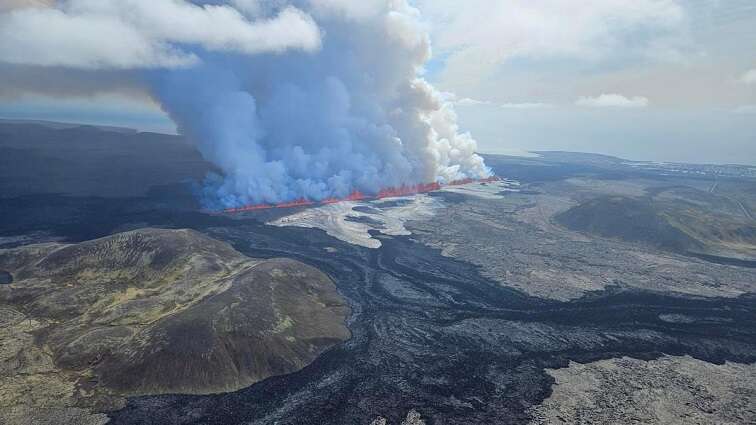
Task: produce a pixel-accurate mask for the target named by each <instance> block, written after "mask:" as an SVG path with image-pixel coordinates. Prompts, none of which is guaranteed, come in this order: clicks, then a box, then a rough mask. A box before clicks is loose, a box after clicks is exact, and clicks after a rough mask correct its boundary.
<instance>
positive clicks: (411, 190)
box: [222, 176, 501, 214]
mask: <svg viewBox="0 0 756 425" xmlns="http://www.w3.org/2000/svg"><path fill="white" fill-rule="evenodd" d="M499 180H501V179H500V178H499V177H496V176H492V177H488V178H485V179H470V178H468V179H462V180H454V181H452V182H449V183H447V184H445V185H442V184H440V183H421V184H413V185H402V186H399V187H387V188H385V189H381V190H380V191H378V193H377V194H375V195H366V194H364V193H362V192H360V191H357V190H355V191H354V192H352V193H351V194H349V196H345V197H343V198H326V199H323V200H321V201H310V200H308V199H304V198H303V199H297V200H294V201H288V202H282V203H279V204H255V205H245V206H242V207H237V208H226V209H224V210H223V211H222V212H224V213H229V214H234V213H241V212H248V211H259V210H269V209H273V208H295V207H306V206H312V205H328V204H335V203H338V202H345V201H368V200H375V199H384V198H395V197H399V196H409V195H416V194H418V193H428V192H433V191H436V190H439V189H441V188H442V187H443V186H460V185H464V184H470V183H492V182H496V181H499Z"/></svg>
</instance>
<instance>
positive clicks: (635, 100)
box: [575, 93, 649, 108]
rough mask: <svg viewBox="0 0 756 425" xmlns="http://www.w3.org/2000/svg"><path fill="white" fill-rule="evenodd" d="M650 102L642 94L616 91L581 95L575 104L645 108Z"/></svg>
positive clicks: (598, 106) (599, 106)
mask: <svg viewBox="0 0 756 425" xmlns="http://www.w3.org/2000/svg"><path fill="white" fill-rule="evenodd" d="M648 104H649V102H648V98H645V97H642V96H635V97H626V96H623V95H621V94H614V93H611V94H601V95H599V96H596V97H581V98H579V99H578V100H576V101H575V105H577V106H583V107H588V108H645V107H646V106H648Z"/></svg>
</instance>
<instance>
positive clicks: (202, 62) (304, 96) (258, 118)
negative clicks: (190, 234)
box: [0, 0, 490, 207]
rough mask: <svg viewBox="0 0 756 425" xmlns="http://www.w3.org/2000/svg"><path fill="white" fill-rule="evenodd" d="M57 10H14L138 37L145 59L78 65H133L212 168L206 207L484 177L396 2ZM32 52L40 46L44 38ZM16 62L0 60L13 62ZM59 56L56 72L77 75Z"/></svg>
mask: <svg viewBox="0 0 756 425" xmlns="http://www.w3.org/2000/svg"><path fill="white" fill-rule="evenodd" d="M217 3H220V2H217ZM63 4H64V6H62V9H60V7H59V8H58V9H34V10H33V11H31V10H26V11H23V13H26V14H28V15H31V16H32V17H33V18H34V19H36V22H37V23H36V24H35V25H38V23H39V22H40V19H42V18H40V15H42V16H43V18H44V13H50V12H52V13H54V15H50V16H52V18H50V17H48V18H50V19H53V20H54V22H55V24H56V25H58V26H60V27H64V28H65V27H66V25H69V24H70V22H67V21H66V19H74V20H77V23H78V24H79V25H81V24H82V22H87V21H88V20H90V21H93V22H94V23H95V24H96V25H102V23H103V22H109V21H113V22H117V23H118V29H119V31H125V32H127V33H128V34H131V36H132V37H134V38H135V39H139V40H141V41H140V43H141V44H140V45H139V47H140V49H142V51H145V52H147V54H142V55H139V54H135V55H132V57H133V60H131V61H130V62H124V61H123V60H120V61H109V60H107V59H108V58H107V57H105V58H95V59H97V60H91V59H92V58H88V57H86V54H89V55H92V54H95V55H107V53H103V52H105V51H106V50H102V49H89V50H88V51H85V52H84V53H83V55H84V57H82V54H79V56H78V58H79V59H78V60H79V61H80V62H81V65H80V67H81V68H87V69H91V68H92V67H97V66H100V67H111V68H114V67H117V68H124V67H132V68H147V69H146V70H143V71H140V72H143V73H144V74H145V79H146V81H147V82H148V86H149V87H150V89H151V92H152V94H153V96H154V97H155V98H156V100H158V101H159V102H160V104H161V105H162V106H163V108H164V109H165V111H166V112H168V113H169V114H170V116H171V117H172V119H173V120H174V121H175V122H176V123H177V125H178V127H179V130H180V131H181V132H182V133H183V134H185V135H186V136H187V137H189V138H190V139H191V140H192V141H193V142H195V143H196V144H197V146H198V148H199V150H200V151H201V152H202V154H203V155H204V156H205V157H206V158H207V159H208V160H210V161H211V162H213V163H215V164H216V165H218V166H219V167H220V168H221V169H222V170H223V172H224V176H212V177H210V178H208V179H207V181H206V185H205V188H204V194H205V199H206V201H207V202H208V203H209V204H211V205H209V206H224V207H230V206H238V205H242V204H250V203H261V202H282V201H287V200H294V199H299V198H307V199H312V200H319V199H323V198H327V197H332V196H335V197H343V196H347V195H348V194H349V193H351V192H352V191H353V190H360V191H363V192H365V193H375V192H377V191H378V190H380V189H381V188H385V187H390V186H400V185H402V184H415V183H427V182H432V181H441V182H443V181H450V180H456V179H461V178H466V177H472V178H481V177H487V176H488V175H490V171H489V169H488V168H487V167H486V166H485V164H484V163H483V160H482V158H481V157H480V156H478V155H476V154H475V149H476V143H475V141H474V140H473V139H472V138H471V136H470V135H469V134H460V132H459V129H458V127H457V124H456V115H455V113H454V111H453V109H452V105H451V104H450V103H448V102H445V101H444V100H443V99H442V96H441V95H440V93H438V92H437V91H436V90H435V89H434V88H433V87H432V86H431V85H429V84H428V83H427V82H426V81H424V80H423V79H422V78H421V76H420V72H421V69H422V66H423V65H424V64H425V62H426V61H427V60H428V59H429V57H430V43H429V40H428V36H427V33H426V31H425V30H424V27H423V25H422V22H421V20H420V16H419V12H418V11H417V10H416V9H414V8H413V7H411V6H410V5H409V4H408V3H407V1H406V0H360V1H359V2H356V1H352V0H289V1H266V2H261V1H256V0H235V1H232V2H231V3H230V4H216V5H209V4H205V5H196V4H192V3H187V2H184V1H179V0H160V1H156V0H151V1H147V0H143V1H140V0H123V1H115V0H112V1H108V0H98V1H94V0H70V1H68V2H64V3H63ZM124 5H125V6H124ZM179 12H180V14H179ZM11 13H16V14H17V15H18V14H20V13H19V11H15V12H11ZM166 13H167V14H168V15H166ZM171 13H175V14H174V15H171ZM166 16H168V18H166ZM0 19H4V18H2V16H1V15H0ZM171 19H172V20H171ZM12 22H13V24H14V25H15V27H14V28H15V29H16V30H18V29H19V28H23V25H24V24H25V21H24V19H23V16H22V17H21V18H19V17H18V16H16V17H15V18H14V20H13V21H12ZM168 22H173V23H172V24H171V25H168V26H166V24H167V23H168ZM93 25H94V24H93ZM185 25H198V26H200V27H201V29H193V28H192V27H191V26H185ZM223 25H233V27H232V28H236V30H233V31H229V29H228V28H224V27H223ZM179 27H180V28H179ZM95 28H96V26H95ZM166 28H169V29H171V30H173V29H174V28H175V32H173V31H172V32H167V31H166ZM313 34H315V35H314V37H313ZM34 42H35V43H36V44H35V45H34V46H32V47H34V49H36V50H37V51H39V50H44V48H45V40H44V39H42V40H38V39H37V40H34ZM6 44H7V43H6ZM11 47H13V46H11ZM5 50H8V46H7V45H6V46H5ZM0 51H3V45H2V44H0ZM28 52H29V49H28V48H27V49H26V53H24V54H26V55H28ZM137 53H139V52H137ZM19 55H20V54H16V55H13V56H8V57H13V58H19V57H21V59H19V60H17V61H16V62H21V63H23V55H21V56H19ZM31 56H33V57H35V58H36V57H38V56H36V55H31ZM145 58H146V59H145ZM66 60H67V62H65V63H60V64H57V65H64V66H69V67H76V66H77V64H76V63H75V62H72V61H71V59H70V58H68V59H66ZM140 60H145V62H144V63H140V62H139V61H140ZM37 65H39V64H37ZM42 65H46V64H42Z"/></svg>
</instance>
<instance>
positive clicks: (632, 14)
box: [418, 0, 688, 87]
mask: <svg viewBox="0 0 756 425" xmlns="http://www.w3.org/2000/svg"><path fill="white" fill-rule="evenodd" d="M418 4H419V7H420V9H421V10H422V11H423V12H424V13H425V14H427V16H428V17H429V19H430V20H431V22H432V23H433V24H434V25H433V40H434V46H435V47H436V50H437V51H439V52H441V53H443V54H445V55H446V60H445V67H444V69H443V71H442V75H441V79H442V80H443V82H444V83H446V84H449V86H450V87H455V85H474V84H477V83H478V82H480V81H481V80H485V78H487V77H489V76H491V75H492V74H494V73H495V72H496V70H497V69H498V67H499V66H500V65H502V64H504V63H506V62H507V61H509V60H511V59H513V58H526V59H537V60H540V59H545V60H550V59H576V60H583V61H592V62H596V61H600V60H602V59H605V58H609V57H614V58H616V57H618V56H622V57H628V56H629V57H634V58H635V59H636V60H637V59H638V58H643V59H652V60H654V61H679V60H680V58H681V57H683V56H684V55H683V54H682V52H683V51H684V50H685V49H686V48H687V47H688V45H687V37H686V27H685V23H686V13H685V9H684V7H683V6H682V1H680V0H581V1H578V0H547V1H532V0H468V1H465V2H464V7H461V6H460V3H459V1H457V0H418Z"/></svg>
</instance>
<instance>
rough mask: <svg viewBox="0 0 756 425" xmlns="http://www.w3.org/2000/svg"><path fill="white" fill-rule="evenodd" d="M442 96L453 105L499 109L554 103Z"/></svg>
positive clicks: (536, 106)
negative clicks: (495, 100) (503, 101)
mask: <svg viewBox="0 0 756 425" xmlns="http://www.w3.org/2000/svg"><path fill="white" fill-rule="evenodd" d="M442 97H443V99H444V100H445V101H447V102H451V103H453V104H454V105H455V106H461V107H465V106H490V107H494V108H501V109H539V108H551V107H553V106H554V105H552V104H550V103H542V102H520V103H517V102H505V103H497V102H494V101H491V100H482V99H473V98H470V97H461V98H460V97H457V96H456V95H455V94H454V93H449V92H446V93H442Z"/></svg>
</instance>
